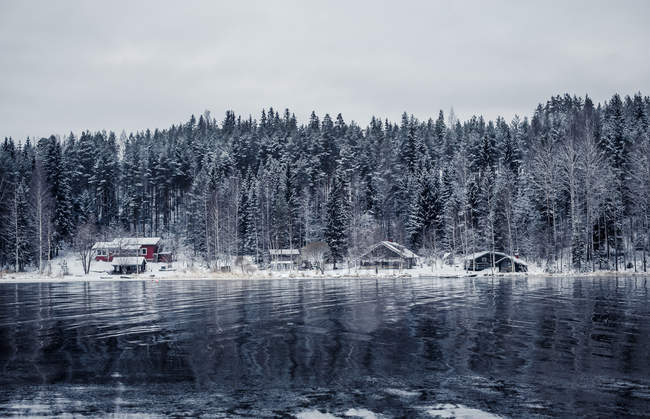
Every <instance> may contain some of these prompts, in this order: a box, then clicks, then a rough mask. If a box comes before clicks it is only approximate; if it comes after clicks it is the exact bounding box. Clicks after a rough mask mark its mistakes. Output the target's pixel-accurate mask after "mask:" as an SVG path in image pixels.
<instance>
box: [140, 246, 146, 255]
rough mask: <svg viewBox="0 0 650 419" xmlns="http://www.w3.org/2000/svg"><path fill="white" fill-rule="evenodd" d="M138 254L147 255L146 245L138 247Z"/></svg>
mask: <svg viewBox="0 0 650 419" xmlns="http://www.w3.org/2000/svg"><path fill="white" fill-rule="evenodd" d="M140 255H141V256H147V248H146V247H141V248H140Z"/></svg>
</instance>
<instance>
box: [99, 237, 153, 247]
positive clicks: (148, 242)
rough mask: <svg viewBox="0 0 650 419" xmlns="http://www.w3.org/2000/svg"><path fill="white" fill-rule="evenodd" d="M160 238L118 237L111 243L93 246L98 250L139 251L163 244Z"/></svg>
mask: <svg viewBox="0 0 650 419" xmlns="http://www.w3.org/2000/svg"><path fill="white" fill-rule="evenodd" d="M161 240H162V239H161V238H160V237H118V238H116V239H113V240H112V241H110V242H97V243H95V244H94V245H93V250H96V249H124V250H133V249H139V248H140V246H156V245H158V244H160V242H161Z"/></svg>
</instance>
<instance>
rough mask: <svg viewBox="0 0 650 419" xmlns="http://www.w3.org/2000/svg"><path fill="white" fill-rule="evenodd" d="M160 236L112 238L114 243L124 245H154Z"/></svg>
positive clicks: (159, 239)
mask: <svg viewBox="0 0 650 419" xmlns="http://www.w3.org/2000/svg"><path fill="white" fill-rule="evenodd" d="M161 240H162V239H161V238H160V237H122V238H117V239H114V240H113V242H114V243H119V244H122V246H124V245H138V246H155V245H157V244H158V243H160V241H161Z"/></svg>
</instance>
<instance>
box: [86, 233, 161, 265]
mask: <svg viewBox="0 0 650 419" xmlns="http://www.w3.org/2000/svg"><path fill="white" fill-rule="evenodd" d="M93 251H94V252H95V260H101V261H104V262H111V261H112V260H113V258H114V257H118V256H119V257H128V256H140V257H143V258H145V259H146V260H147V262H159V261H160V262H164V261H166V260H167V257H168V256H169V257H171V255H169V254H167V253H161V251H162V240H161V239H160V237H120V238H117V239H114V240H113V241H110V242H97V243H95V244H94V245H93Z"/></svg>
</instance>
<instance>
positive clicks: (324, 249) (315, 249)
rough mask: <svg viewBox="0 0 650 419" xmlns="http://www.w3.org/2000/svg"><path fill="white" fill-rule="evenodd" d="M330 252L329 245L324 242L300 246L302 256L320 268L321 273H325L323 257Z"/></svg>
mask: <svg viewBox="0 0 650 419" xmlns="http://www.w3.org/2000/svg"><path fill="white" fill-rule="evenodd" d="M329 252H330V247H329V246H328V245H327V243H325V242H312V243H309V244H307V245H306V246H305V247H303V248H302V252H301V253H302V258H303V260H307V261H309V262H311V263H312V264H313V265H314V266H316V267H317V268H318V269H320V271H321V273H323V274H324V273H325V269H324V268H325V259H326V258H327V255H328V254H329Z"/></svg>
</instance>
